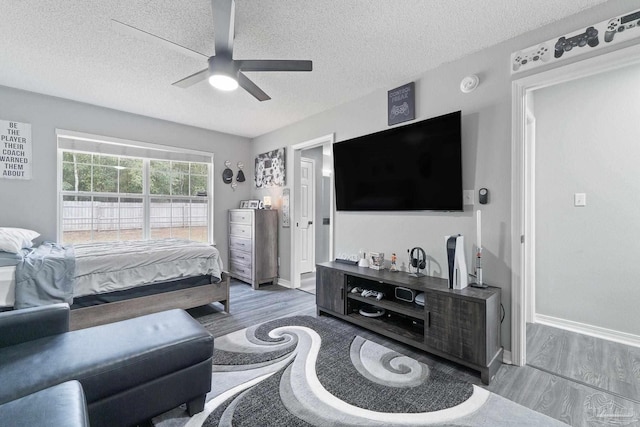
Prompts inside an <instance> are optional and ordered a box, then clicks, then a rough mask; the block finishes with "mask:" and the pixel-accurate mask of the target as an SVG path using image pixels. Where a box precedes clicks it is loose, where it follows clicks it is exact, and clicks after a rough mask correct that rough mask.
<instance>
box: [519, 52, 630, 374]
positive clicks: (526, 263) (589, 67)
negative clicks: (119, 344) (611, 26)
mask: <svg viewBox="0 0 640 427" xmlns="http://www.w3.org/2000/svg"><path fill="white" fill-rule="evenodd" d="M638 63H640V45H632V46H629V47H622V48H620V49H618V50H614V51H612V52H609V53H606V54H603V55H598V56H595V57H592V58H588V59H585V60H582V61H577V62H573V63H570V64H568V65H565V66H561V67H559V68H554V69H551V70H549V71H545V72H541V73H538V74H533V75H530V76H527V77H523V78H521V79H518V80H514V81H513V82H512V83H511V89H512V90H511V101H512V102H511V117H512V126H511V132H512V135H511V142H512V144H511V183H512V186H511V218H512V221H511V284H512V285H511V359H512V362H513V364H515V365H518V366H524V365H525V364H526V354H527V351H526V328H527V321H528V320H533V319H534V316H535V312H534V310H535V294H534V292H535V228H534V224H535V187H534V185H535V181H534V178H535V175H534V172H535V158H534V154H535V152H534V143H535V141H528V139H527V135H528V129H527V122H528V120H531V118H532V117H533V116H535V112H534V113H533V116H532V115H531V111H530V108H528V107H529V105H530V104H531V101H532V98H531V95H532V93H533V92H534V91H535V90H537V89H542V88H545V87H549V86H554V85H557V84H561V83H565V82H568V81H571V80H575V79H579V78H583V77H588V76H591V75H594V74H599V73H603V72H606V71H612V70H615V69H617V68H622V67H625V66H629V65H634V64H638Z"/></svg>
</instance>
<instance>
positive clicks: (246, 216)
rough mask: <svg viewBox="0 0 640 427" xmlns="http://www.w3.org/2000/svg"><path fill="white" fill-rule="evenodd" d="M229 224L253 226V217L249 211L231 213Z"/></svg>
mask: <svg viewBox="0 0 640 427" xmlns="http://www.w3.org/2000/svg"><path fill="white" fill-rule="evenodd" d="M229 222H236V223H238V224H252V215H251V212H248V211H230V212H229Z"/></svg>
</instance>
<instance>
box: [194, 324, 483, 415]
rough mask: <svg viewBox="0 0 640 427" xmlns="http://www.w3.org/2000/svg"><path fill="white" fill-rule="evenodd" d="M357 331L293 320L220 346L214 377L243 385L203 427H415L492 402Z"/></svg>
mask: <svg viewBox="0 0 640 427" xmlns="http://www.w3.org/2000/svg"><path fill="white" fill-rule="evenodd" d="M353 331H354V329H353V328H352V327H335V325H331V326H329V325H328V324H326V323H325V322H322V321H320V320H318V319H314V318H312V317H293V318H285V319H280V320H277V321H273V322H268V323H265V324H263V325H259V326H257V327H252V328H248V329H245V330H242V331H238V332H236V333H233V334H229V335H227V336H225V337H222V338H218V339H216V341H215V353H214V366H213V372H214V376H215V375H216V373H220V374H222V373H226V374H228V373H229V372H234V373H238V374H241V373H242V375H243V379H242V381H241V380H238V383H237V384H236V385H235V386H234V387H230V388H229V389H228V390H227V392H226V393H223V394H220V395H218V396H217V397H216V398H215V399H213V400H212V401H210V402H208V403H207V406H206V408H205V415H204V416H207V419H206V421H205V422H204V424H203V425H206V426H231V425H233V426H245V425H246V426H260V425H287V426H297V425H300V426H308V425H316V426H326V425H344V426H348V425H363V424H366V425H377V426H388V425H398V426H401V425H405V426H417V425H428V424H430V423H442V422H448V421H451V420H454V419H458V418H460V417H463V416H466V415H469V414H471V413H472V412H474V411H476V410H477V409H478V408H479V407H481V406H482V405H483V404H484V403H485V402H486V400H487V398H488V396H489V392H487V391H486V390H483V389H480V388H477V387H474V386H472V385H471V384H468V383H466V382H464V381H460V380H457V379H455V378H453V377H451V376H449V375H447V374H445V373H443V372H441V371H439V370H436V369H430V368H429V367H428V366H427V365H425V364H423V363H421V362H419V361H417V360H415V359H413V358H410V357H407V356H405V355H402V354H400V353H398V352H396V351H393V350H391V349H389V348H387V347H385V346H382V345H380V344H376V343H374V342H372V341H369V340H366V339H364V338H362V337H360V336H357V335H355V334H354V333H353ZM214 382H215V379H214Z"/></svg>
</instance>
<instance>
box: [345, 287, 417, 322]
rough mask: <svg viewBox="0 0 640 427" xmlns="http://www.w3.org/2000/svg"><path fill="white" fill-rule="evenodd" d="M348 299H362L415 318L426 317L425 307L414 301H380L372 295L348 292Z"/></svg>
mask: <svg viewBox="0 0 640 427" xmlns="http://www.w3.org/2000/svg"><path fill="white" fill-rule="evenodd" d="M347 298H348V299H352V300H355V301H360V302H363V303H366V304H369V305H373V306H375V307H380V308H384V309H385V310H389V311H394V312H396V313H400V314H404V315H405V316H409V317H412V318H414V319H420V320H424V319H425V317H426V316H425V311H424V307H421V306H419V305H417V304H416V303H413V302H405V301H399V300H388V299H384V298H383V299H381V300H380V301H378V300H377V299H375V298H372V297H363V296H361V295H359V294H352V293H349V294H347Z"/></svg>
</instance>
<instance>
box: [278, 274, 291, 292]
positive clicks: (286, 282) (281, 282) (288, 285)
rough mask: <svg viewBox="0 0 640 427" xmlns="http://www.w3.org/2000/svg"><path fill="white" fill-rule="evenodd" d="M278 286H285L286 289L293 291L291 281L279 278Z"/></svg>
mask: <svg viewBox="0 0 640 427" xmlns="http://www.w3.org/2000/svg"><path fill="white" fill-rule="evenodd" d="M278 285H280V286H284V287H285V288H289V289H293V285H292V284H291V282H290V281H289V280H285V279H283V278H282V277H278Z"/></svg>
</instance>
